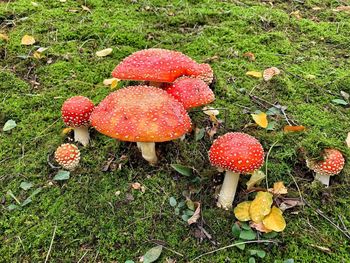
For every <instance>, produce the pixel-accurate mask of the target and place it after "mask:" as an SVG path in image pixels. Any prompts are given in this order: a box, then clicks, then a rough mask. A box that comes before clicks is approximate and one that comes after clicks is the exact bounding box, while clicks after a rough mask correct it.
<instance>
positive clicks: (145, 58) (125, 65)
mask: <svg viewBox="0 0 350 263" xmlns="http://www.w3.org/2000/svg"><path fill="white" fill-rule="evenodd" d="M112 75H113V77H115V78H118V79H120V80H137V81H150V82H151V84H152V85H154V86H157V87H159V86H160V85H161V83H160V82H174V81H175V80H176V79H177V78H178V77H181V76H193V77H196V78H199V79H202V80H204V81H205V82H206V83H208V84H210V83H211V82H212V81H213V70H212V69H211V67H210V65H208V64H198V63H197V62H195V61H194V60H192V59H191V58H189V57H188V56H186V55H184V54H182V53H181V52H177V51H172V50H167V49H160V48H151V49H145V50H141V51H137V52H135V53H133V54H131V55H130V56H128V57H126V58H125V59H124V60H123V61H122V62H121V63H119V65H118V66H116V68H115V69H114V70H113V72H112Z"/></svg>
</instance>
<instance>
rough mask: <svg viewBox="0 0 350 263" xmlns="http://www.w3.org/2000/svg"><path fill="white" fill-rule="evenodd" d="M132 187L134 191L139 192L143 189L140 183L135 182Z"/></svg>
mask: <svg viewBox="0 0 350 263" xmlns="http://www.w3.org/2000/svg"><path fill="white" fill-rule="evenodd" d="M131 187H132V188H133V189H134V190H139V189H141V184H140V183H138V182H135V183H132V184H131Z"/></svg>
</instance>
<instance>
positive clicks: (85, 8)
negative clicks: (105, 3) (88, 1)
mask: <svg viewBox="0 0 350 263" xmlns="http://www.w3.org/2000/svg"><path fill="white" fill-rule="evenodd" d="M81 8H82V9H83V10H84V11H87V12H89V13H91V10H90V8H88V7H87V6H85V5H82V6H81Z"/></svg>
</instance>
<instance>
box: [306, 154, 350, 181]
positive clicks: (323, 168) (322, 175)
mask: <svg viewBox="0 0 350 263" xmlns="http://www.w3.org/2000/svg"><path fill="white" fill-rule="evenodd" d="M344 163H345V160H344V157H343V155H342V153H341V152H340V151H338V150H336V149H325V150H324V153H323V160H322V161H318V162H317V161H316V162H315V161H310V160H306V164H307V166H308V167H309V168H310V169H311V170H313V171H314V172H315V173H316V176H315V180H318V181H320V182H321V183H322V184H324V185H326V186H327V187H328V186H329V179H330V177H331V176H333V175H336V174H339V173H340V172H341V171H342V170H343V167H344Z"/></svg>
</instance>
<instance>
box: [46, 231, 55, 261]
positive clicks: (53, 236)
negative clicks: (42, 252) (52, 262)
mask: <svg viewBox="0 0 350 263" xmlns="http://www.w3.org/2000/svg"><path fill="white" fill-rule="evenodd" d="M56 229H57V225H55V228H54V229H53V234H52V238H51V242H50V247H49V251H47V255H46V258H45V263H46V262H47V261H48V260H49V256H50V253H51V249H52V244H53V240H54V239H55V235H56Z"/></svg>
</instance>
